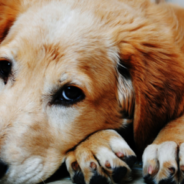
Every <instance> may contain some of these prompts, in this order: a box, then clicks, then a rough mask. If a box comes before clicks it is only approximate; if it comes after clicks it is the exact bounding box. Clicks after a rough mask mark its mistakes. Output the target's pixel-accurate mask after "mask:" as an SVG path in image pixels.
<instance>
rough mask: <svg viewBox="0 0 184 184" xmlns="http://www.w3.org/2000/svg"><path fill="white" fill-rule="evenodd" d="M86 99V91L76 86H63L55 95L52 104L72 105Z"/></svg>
mask: <svg viewBox="0 0 184 184" xmlns="http://www.w3.org/2000/svg"><path fill="white" fill-rule="evenodd" d="M83 99H84V93H83V92H82V90H81V89H79V88H77V87H75V86H66V87H64V88H62V89H61V90H60V91H59V92H57V94H56V95H55V97H54V100H53V102H52V104H60V105H66V106H67V105H72V104H75V103H77V102H79V101H81V100H83Z"/></svg>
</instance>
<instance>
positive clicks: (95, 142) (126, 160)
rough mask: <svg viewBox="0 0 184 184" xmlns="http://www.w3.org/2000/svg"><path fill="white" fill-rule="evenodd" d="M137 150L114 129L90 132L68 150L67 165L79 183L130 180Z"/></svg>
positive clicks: (72, 177)
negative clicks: (91, 133)
mask: <svg viewBox="0 0 184 184" xmlns="http://www.w3.org/2000/svg"><path fill="white" fill-rule="evenodd" d="M135 161H136V156H135V153H134V152H133V151H132V150H131V149H130V147H129V146H128V144H127V143H126V142H125V141H124V139H123V138H122V137H121V136H120V135H119V134H118V133H116V132H115V131H114V130H103V131H100V132H97V133H95V134H93V135H91V136H90V137H89V138H88V139H87V140H85V141H84V142H82V143H81V144H80V145H79V146H77V148H76V149H75V150H74V151H71V152H69V153H68V155H67V157H66V166H67V169H68V171H69V173H70V176H71V179H72V180H73V182H74V183H76V184H102V183H103V184H107V183H121V182H122V181H125V180H129V179H130V173H131V167H132V166H133V164H134V163H135Z"/></svg>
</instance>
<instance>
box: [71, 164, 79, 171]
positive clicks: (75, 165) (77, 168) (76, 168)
mask: <svg viewBox="0 0 184 184" xmlns="http://www.w3.org/2000/svg"><path fill="white" fill-rule="evenodd" d="M72 169H73V170H74V171H78V170H79V165H78V163H77V162H73V163H72Z"/></svg>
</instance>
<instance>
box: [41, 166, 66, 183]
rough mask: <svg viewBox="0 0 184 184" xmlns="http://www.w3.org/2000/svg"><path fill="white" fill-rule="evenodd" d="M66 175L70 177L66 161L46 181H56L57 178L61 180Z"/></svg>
mask: <svg viewBox="0 0 184 184" xmlns="http://www.w3.org/2000/svg"><path fill="white" fill-rule="evenodd" d="M65 177H69V173H68V171H67V169H66V165H65V163H63V164H62V165H61V166H60V167H59V168H58V169H57V170H56V172H55V173H53V175H51V176H50V177H49V178H47V179H46V180H45V181H44V183H49V182H54V181H57V180H61V179H63V178H65ZM39 184H43V182H41V183H39Z"/></svg>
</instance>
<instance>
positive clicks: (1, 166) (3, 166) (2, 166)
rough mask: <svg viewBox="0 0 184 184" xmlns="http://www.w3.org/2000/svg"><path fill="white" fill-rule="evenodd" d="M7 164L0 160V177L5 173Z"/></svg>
mask: <svg viewBox="0 0 184 184" xmlns="http://www.w3.org/2000/svg"><path fill="white" fill-rule="evenodd" d="M7 170H8V165H7V164H6V163H4V162H3V161H1V160H0V179H1V178H2V177H3V176H4V175H5V174H6V172H7Z"/></svg>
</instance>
